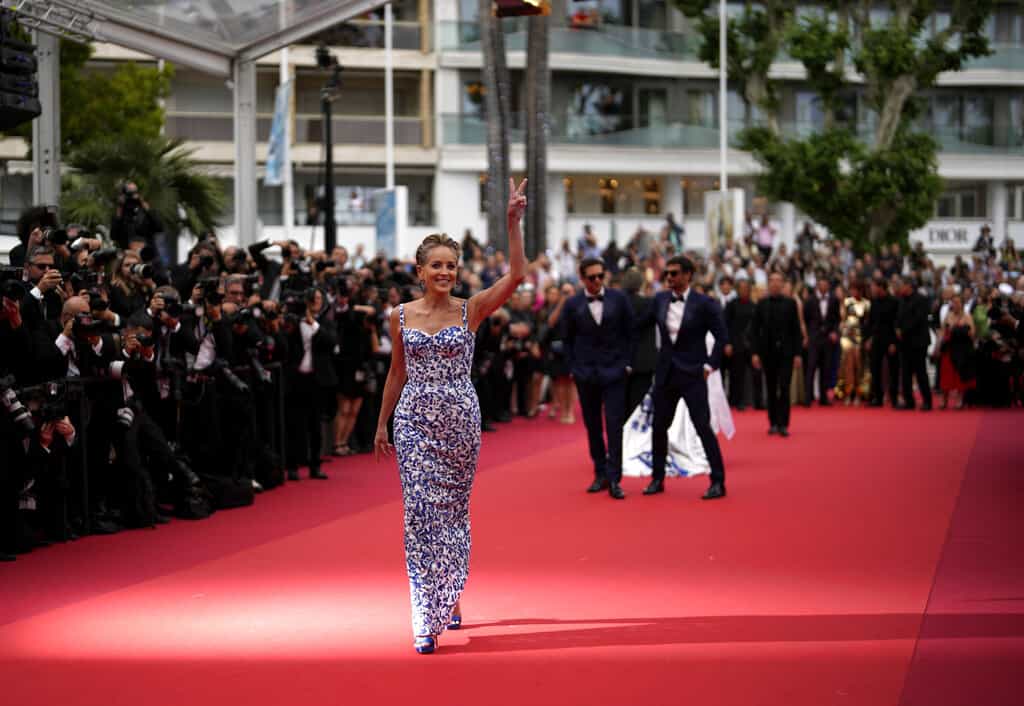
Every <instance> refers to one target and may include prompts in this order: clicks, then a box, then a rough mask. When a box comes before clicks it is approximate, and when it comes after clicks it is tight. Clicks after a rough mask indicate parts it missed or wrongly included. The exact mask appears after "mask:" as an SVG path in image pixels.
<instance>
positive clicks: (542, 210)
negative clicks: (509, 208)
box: [526, 15, 551, 259]
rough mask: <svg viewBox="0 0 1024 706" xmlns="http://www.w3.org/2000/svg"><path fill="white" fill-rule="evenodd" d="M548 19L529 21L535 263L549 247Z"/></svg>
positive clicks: (529, 233) (529, 187)
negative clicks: (539, 255) (538, 256)
mask: <svg viewBox="0 0 1024 706" xmlns="http://www.w3.org/2000/svg"><path fill="white" fill-rule="evenodd" d="M548 26H549V25H548V18H547V17H544V16H537V15H535V16H533V17H530V18H529V20H528V28H527V36H526V177H527V182H526V199H527V202H528V203H529V204H530V207H529V208H528V209H527V211H526V254H527V256H528V257H530V258H531V259H532V258H534V257H536V256H537V255H538V254H539V253H541V252H543V251H544V249H545V246H546V245H547V181H548V139H547V122H548V111H549V110H550V106H551V71H550V69H549V67H548V35H549V29H548Z"/></svg>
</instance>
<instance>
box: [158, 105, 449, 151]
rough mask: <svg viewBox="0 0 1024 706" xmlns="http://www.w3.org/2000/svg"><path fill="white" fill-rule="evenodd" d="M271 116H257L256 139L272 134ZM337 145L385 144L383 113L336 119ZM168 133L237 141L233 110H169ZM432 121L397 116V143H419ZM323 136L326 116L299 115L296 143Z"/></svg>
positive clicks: (297, 117)
mask: <svg viewBox="0 0 1024 706" xmlns="http://www.w3.org/2000/svg"><path fill="white" fill-rule="evenodd" d="M272 122H273V116H271V115H259V116H257V118H256V139H257V140H259V141H260V142H266V141H267V140H268V139H269V137H270V126H271V123H272ZM332 125H333V138H334V143H335V144H353V145H383V144H384V143H385V141H386V140H385V132H384V129H385V121H384V116H382V115H380V116H378V115H342V116H337V117H335V118H334V120H333V121H332ZM166 129H167V135H168V136H169V137H179V138H181V139H184V140H196V141H202V142H206V141H210V142H231V141H232V140H234V119H233V117H232V116H231V114H230V113H186V112H179V111H176V112H173V113H168V115H167V122H166ZM429 130H430V121H424V120H421V119H420V118H418V117H397V116H396V117H395V144H396V145H414V146H419V145H422V144H423V143H424V136H425V134H429ZM322 135H323V118H322V117H321V116H319V115H304V114H299V115H297V116H296V117H295V132H294V139H295V142H296V143H304V142H306V143H310V142H311V143H318V142H320V140H321V139H322Z"/></svg>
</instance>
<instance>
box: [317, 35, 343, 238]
mask: <svg viewBox="0 0 1024 706" xmlns="http://www.w3.org/2000/svg"><path fill="white" fill-rule="evenodd" d="M316 63H317V66H319V67H320V68H321V69H330V70H331V77H330V78H329V79H327V83H325V84H324V87H323V88H322V89H320V111H321V113H323V121H324V128H323V140H324V196H323V199H322V200H321V208H322V209H323V212H324V251H325V252H327V253H328V254H329V253H330V252H331V251H332V250H334V247H335V246H336V245H337V244H338V224H337V222H336V221H335V219H334V218H335V217H334V136H333V132H334V131H333V127H334V126H333V125H332V122H331V121H332V110H331V106H332V104H333V103H334V99H335V98H337V97H338V89H339V88H341V65H340V64H339V63H338V59H337V57H335V56H334V55H332V54H331V53H330V52H329V51H327V47H326V46H324V45H322V44H321V45H320V46H319V47H317V48H316Z"/></svg>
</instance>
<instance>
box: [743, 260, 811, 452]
mask: <svg viewBox="0 0 1024 706" xmlns="http://www.w3.org/2000/svg"><path fill="white" fill-rule="evenodd" d="M782 284H783V278H782V273H781V272H772V273H771V275H770V276H769V277H768V296H767V297H765V298H764V299H762V300H761V301H759V302H758V303H757V309H756V310H755V311H754V317H753V321H752V322H751V337H752V338H753V341H754V348H755V350H756V351H757V352H756V353H755V354H754V356H753V361H752V363H753V365H754V366H755V367H758V368H762V369H763V370H764V377H765V380H766V381H767V383H768V424H769V425H770V426H769V428H768V433H769V434H778V435H779V436H782V437H787V436H789V383H790V382H791V381H792V379H793V361H794V360H795V359H796V357H797V356H798V355H800V348H801V337H802V334H801V332H800V315H799V313H798V312H797V310H796V302H795V301H793V299H792V297H785V296H783V295H782Z"/></svg>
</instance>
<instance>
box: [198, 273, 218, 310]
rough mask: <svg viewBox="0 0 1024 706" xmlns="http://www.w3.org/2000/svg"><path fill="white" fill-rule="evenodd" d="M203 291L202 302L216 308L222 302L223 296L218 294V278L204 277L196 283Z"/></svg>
mask: <svg viewBox="0 0 1024 706" xmlns="http://www.w3.org/2000/svg"><path fill="white" fill-rule="evenodd" d="M196 284H197V285H199V287H200V288H201V289H202V291H203V301H205V302H206V303H207V304H210V305H213V306H216V305H217V304H220V303H221V302H223V301H224V295H223V294H222V293H221V292H220V277H204V278H203V279H201V280H199V281H198V282H197V283H196Z"/></svg>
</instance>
